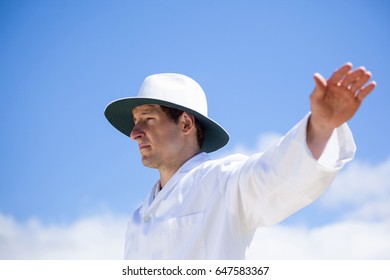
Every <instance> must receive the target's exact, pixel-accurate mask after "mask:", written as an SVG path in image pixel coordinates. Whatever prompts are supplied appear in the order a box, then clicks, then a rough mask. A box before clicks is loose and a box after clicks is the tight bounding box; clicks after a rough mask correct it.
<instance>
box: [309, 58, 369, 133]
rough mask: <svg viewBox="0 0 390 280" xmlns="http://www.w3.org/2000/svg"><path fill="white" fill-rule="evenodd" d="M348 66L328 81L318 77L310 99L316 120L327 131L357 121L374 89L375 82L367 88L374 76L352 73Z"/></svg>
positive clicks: (359, 71) (367, 73) (356, 71)
mask: <svg viewBox="0 0 390 280" xmlns="http://www.w3.org/2000/svg"><path fill="white" fill-rule="evenodd" d="M351 69H352V65H351V64H350V63H347V64H345V65H343V66H342V67H341V68H340V69H338V70H337V71H335V72H334V73H333V75H332V76H331V77H330V78H329V79H328V80H327V81H326V80H325V79H324V78H323V77H322V76H321V75H320V74H315V75H314V81H315V83H316V87H315V89H314V91H313V93H312V94H311V96H310V107H311V112H312V120H314V121H317V122H318V123H319V124H320V125H321V126H324V127H327V128H336V127H339V126H340V125H341V124H343V123H344V122H346V121H348V120H349V119H351V118H352V117H353V115H354V114H355V113H356V111H357V110H358V109H359V106H360V104H361V103H362V101H363V99H364V98H365V97H366V96H367V95H368V94H369V93H370V92H371V91H372V90H373V89H374V87H375V82H371V83H369V84H367V85H366V86H364V85H365V84H366V83H367V81H368V80H369V79H370V78H371V73H370V72H368V71H366V70H365V69H364V68H362V67H361V68H357V69H356V70H354V71H351Z"/></svg>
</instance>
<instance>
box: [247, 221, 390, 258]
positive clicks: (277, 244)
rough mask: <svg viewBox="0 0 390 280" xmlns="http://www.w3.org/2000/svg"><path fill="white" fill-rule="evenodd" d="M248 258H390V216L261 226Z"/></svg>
mask: <svg viewBox="0 0 390 280" xmlns="http://www.w3.org/2000/svg"><path fill="white" fill-rule="evenodd" d="M247 257H248V259H364V260H367V259H376V260H378V259H390V220H387V221H381V222H377V223H370V222H354V221H344V222H339V223H333V224H328V225H326V226H323V227H319V228H312V229H308V228H301V227H294V226H280V225H279V226H274V227H268V228H261V229H259V230H258V231H257V232H256V234H255V237H254V240H253V243H252V245H251V246H250V248H249V250H248V252H247Z"/></svg>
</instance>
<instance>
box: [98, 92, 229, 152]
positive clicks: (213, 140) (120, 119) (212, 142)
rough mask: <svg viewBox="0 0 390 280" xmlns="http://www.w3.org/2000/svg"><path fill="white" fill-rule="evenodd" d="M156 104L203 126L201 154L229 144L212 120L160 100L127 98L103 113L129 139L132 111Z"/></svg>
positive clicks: (113, 103) (226, 136) (111, 105)
mask: <svg viewBox="0 0 390 280" xmlns="http://www.w3.org/2000/svg"><path fill="white" fill-rule="evenodd" d="M147 104H156V105H163V106H167V107H171V108H175V109H178V110H182V111H185V112H187V113H190V114H192V115H193V116H194V117H195V118H197V119H198V120H199V122H200V123H201V124H202V125H203V128H204V131H205V137H204V142H203V145H202V148H201V152H207V153H210V152H214V151H216V150H218V149H220V148H222V147H223V146H225V145H226V144H227V143H228V142H229V134H228V133H227V132H226V131H225V129H224V128H223V127H222V126H220V125H219V124H218V123H216V122H215V121H213V120H212V119H210V118H208V117H206V116H204V115H202V114H200V113H198V112H196V111H194V110H191V109H189V108H187V107H183V106H180V105H177V104H174V103H171V102H167V101H164V100H160V99H154V98H145V97H128V98H122V99H118V100H115V101H113V102H111V103H110V104H108V106H107V107H106V109H105V111H104V115H105V116H106V118H107V120H108V121H109V122H110V123H111V124H112V125H113V126H114V127H115V128H116V129H118V130H119V131H120V132H122V133H123V134H125V135H126V136H128V137H130V133H131V131H132V130H133V127H134V121H133V113H132V111H133V109H134V108H135V107H137V106H141V105H147Z"/></svg>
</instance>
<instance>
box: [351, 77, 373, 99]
mask: <svg viewBox="0 0 390 280" xmlns="http://www.w3.org/2000/svg"><path fill="white" fill-rule="evenodd" d="M375 87H376V82H374V81H373V82H371V83H369V84H368V85H366V86H365V87H364V88H362V89H361V90H360V91H359V93H358V94H357V95H356V98H357V99H358V100H359V101H360V102H361V101H363V99H364V98H366V97H367V95H369V94H370V93H371V92H372V91H373V90H374V88H375Z"/></svg>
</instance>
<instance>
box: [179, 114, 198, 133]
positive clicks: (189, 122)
mask: <svg viewBox="0 0 390 280" xmlns="http://www.w3.org/2000/svg"><path fill="white" fill-rule="evenodd" d="M180 122H181V124H182V128H183V132H184V133H185V134H188V133H189V132H190V131H191V130H193V129H194V128H195V117H194V116H193V115H191V114H188V113H187V112H183V114H182V115H181V116H180Z"/></svg>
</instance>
